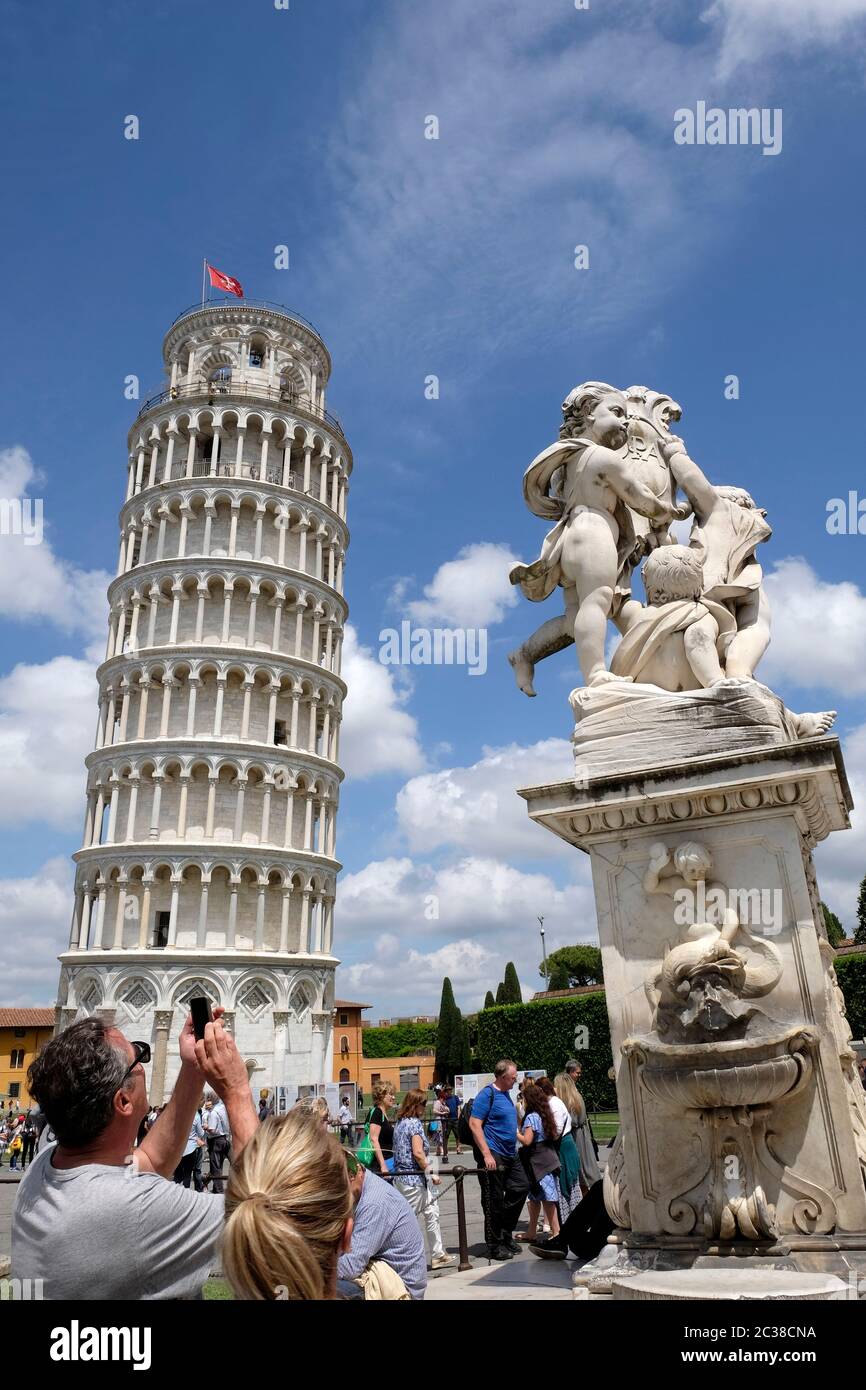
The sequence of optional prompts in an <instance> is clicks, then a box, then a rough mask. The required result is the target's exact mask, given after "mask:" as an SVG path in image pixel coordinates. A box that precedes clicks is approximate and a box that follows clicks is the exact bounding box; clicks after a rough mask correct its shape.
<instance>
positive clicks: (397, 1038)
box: [362, 1023, 436, 1057]
mask: <svg viewBox="0 0 866 1390" xmlns="http://www.w3.org/2000/svg"><path fill="white" fill-rule="evenodd" d="M362 1038H363V1043H362V1046H363V1049H364V1056H365V1057H411V1056H412V1055H413V1054H414V1053H416V1052H417V1051H418V1050H419V1048H422V1047H433V1048H435V1046H436V1024H435V1023H395V1024H394V1026H393V1027H392V1028H365V1029H364V1030H363V1033H362Z"/></svg>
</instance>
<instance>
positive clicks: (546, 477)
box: [509, 438, 637, 603]
mask: <svg viewBox="0 0 866 1390" xmlns="http://www.w3.org/2000/svg"><path fill="white" fill-rule="evenodd" d="M595 447H596V446H595V444H594V443H593V441H592V440H591V439H583V438H579V439H567V440H562V441H560V442H559V443H558V444H551V446H550V448H548V449H545V450H544V452H543V453H541V454H539V455H538V457H537V458H534V459H533V460H532V463H531V464H530V465H529V467H528V468H527V470H526V472H525V473H524V475H523V496H524V499H525V501H526V505H527V507H528V508H529V510H530V511H531V512H533V513H534V514H535V516H541V517H545V518H546V519H550V518H551V517H556V518H558V520H557V523H556V525H555V526H554V527H553V530H552V531H548V533H547V535H546V536H545V538H544V544H543V545H542V547H541V554H540V556H539V557H538V559H537V560H534V561H533V563H532V564H531V565H514V566H513V567H512V569H511V571H510V574H509V578H510V579H511V582H512V584H519V585H520V588H521V589H522V591H523V593H524V594H525V595H526V597H527V598H528V599H532V601H533V603H540V602H541V600H542V599H545V598H547V597H548V595H549V594H552V593H553V591H554V589H555V588H556V586H557V585H558V584H563V583H564V582H565V581H564V580H563V577H562V568H561V564H560V559H561V556H562V545H563V541H564V540H565V535H566V531H567V530H568V526H569V523H570V522H571V520H572V519H573V518H574V517H575V516H577V515H578V513H579V512H595V513H596V515H598V516H601V517H604V519H605V521H606V522H608V523H610V521H611V519H612V520H613V521H615V522H616V525H617V527H618V529H619V538H618V540H617V562H618V563H617V588H616V591H617V594H619V595H620V596H622V595H623V594H627V593H628V592H629V590H630V585H629V577H630V575H631V571H632V569H633V568H634V565H635V563H636V559H637V557H636V554H635V549H636V546H637V534H636V532H635V528H634V522H633V519H632V514H631V512H630V510H629V508H628V507H627V506H626V504H625V502H622V501H620V500H618V501H617V504H616V509H615V510H614V512H613V513H610V512H607V511H605V510H603V509H602V508H600V507H587V506H585V505H584V504H583V503H582V502H580V501H579V500H578V497H579V495H580V487H579V483H580V476H581V473H582V472H583V469H584V467H585V465H586V460H587V457H588V455H589V452H590V450H591V449H593V448H595ZM574 454H577V455H578V458H577V459H576V460H575V459H573V458H572V455H574ZM569 463H571V464H572V467H571V468H570V469H569V468H567V467H566V465H567V464H569ZM560 469H561V470H563V477H562V482H561V491H558V490H557V488H556V487H554V490H553V495H551V483H552V482H553V479H554V475H555V474H556V473H557V472H558V471H559V470H560Z"/></svg>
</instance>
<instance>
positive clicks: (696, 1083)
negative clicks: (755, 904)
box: [622, 840, 836, 1241]
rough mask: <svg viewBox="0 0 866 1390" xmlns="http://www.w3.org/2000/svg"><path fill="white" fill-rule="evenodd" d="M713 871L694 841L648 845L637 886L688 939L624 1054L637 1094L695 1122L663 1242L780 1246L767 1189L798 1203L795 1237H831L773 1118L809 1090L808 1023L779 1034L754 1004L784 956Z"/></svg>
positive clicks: (828, 1215)
mask: <svg viewBox="0 0 866 1390" xmlns="http://www.w3.org/2000/svg"><path fill="white" fill-rule="evenodd" d="M712 868H713V861H712V855H711V854H710V852H709V850H708V849H707V847H706V846H705V845H703V844H701V843H700V842H698V841H695V840H685V841H682V842H681V843H680V844H679V845H677V846H676V847H675V848H673V849H670V848H668V847H667V846H666V845H664V844H655V845H653V846H652V847H651V850H650V859H649V863H648V866H647V870H646V873H645V875H644V880H643V886H644V891H645V892H646V893H647V894H648V895H655V894H669V895H670V896H671V897H672V898H673V899H674V901H675V902H676V903H677V909H676V911H675V912H674V924H675V925H676V926H678V927H679V930H680V932H681V933H682V935H683V939H681V940H679V941H677V942H675V943H674V944H673V945H669V946H668V949H667V950H666V952H665V955H664V957H663V959H662V961H661V963H660V965H659V966H658V967H656V968H654V969H653V970H652V971H651V972H650V974H649V975H648V976H647V979H646V986H645V987H646V993H647V997H648V999H649V1001H650V1004H651V1006H652V1009H653V1015H652V1025H651V1031H650V1032H649V1033H648V1034H647V1035H645V1036H643V1037H637V1038H634V1037H633V1038H629V1039H627V1040H626V1042H625V1043H624V1044H623V1048H622V1052H623V1056H624V1057H626V1058H627V1059H629V1060H630V1062H631V1063H632V1065H633V1067H634V1069H635V1070H636V1075H637V1083H638V1085H639V1086H640V1088H641V1089H642V1090H643V1091H645V1092H647V1093H648V1095H649V1096H650V1097H651V1099H652V1100H653V1101H655V1102H661V1103H662V1104H663V1105H666V1106H670V1107H671V1108H673V1109H674V1110H678V1111H679V1112H680V1116H681V1121H682V1124H683V1127H684V1129H685V1130H691V1129H693V1128H694V1126H695V1123H696V1122H697V1125H698V1126H699V1128H700V1132H701V1139H700V1143H699V1147H698V1150H697V1155H698V1156H697V1157H696V1159H695V1162H694V1163H693V1165H692V1166H691V1169H690V1171H688V1172H687V1174H686V1175H685V1176H683V1175H682V1174H681V1175H680V1176H679V1177H678V1178H675V1179H674V1180H673V1182H670V1181H669V1183H668V1191H667V1192H666V1193H665V1194H664V1196H663V1197H662V1198H661V1199H660V1201H661V1207H662V1209H663V1212H664V1215H663V1224H664V1227H665V1229H666V1230H667V1231H668V1232H669V1233H670V1234H680V1235H692V1234H694V1235H701V1236H704V1237H706V1238H718V1239H721V1240H735V1239H740V1238H744V1239H747V1240H764V1241H767V1240H775V1239H777V1238H778V1236H779V1234H780V1230H779V1223H778V1220H777V1215H776V1210H775V1207H774V1205H773V1203H772V1202H771V1201H769V1200H768V1198H767V1195H766V1192H767V1187H768V1185H771V1187H772V1190H781V1191H782V1192H785V1193H786V1194H788V1195H789V1196H790V1197H793V1198H794V1203H793V1221H794V1224H795V1225H796V1227H797V1229H798V1230H801V1231H804V1232H810V1233H814V1232H816V1231H817V1232H824V1231H829V1230H831V1229H832V1228H833V1226H834V1224H835V1220H836V1207H835V1203H834V1201H833V1198H832V1196H831V1194H830V1193H829V1192H827V1191H826V1190H825V1189H824V1188H823V1187H820V1186H819V1185H817V1184H815V1183H813V1182H809V1181H807V1180H805V1179H803V1178H801V1177H799V1176H798V1175H797V1174H796V1173H795V1172H794V1171H793V1170H792V1169H791V1168H789V1167H787V1166H786V1164H785V1163H784V1162H783V1161H782V1160H781V1159H780V1158H779V1156H778V1155H777V1152H776V1149H775V1148H774V1127H775V1107H776V1106H777V1105H778V1104H780V1103H781V1102H783V1101H789V1100H791V1099H792V1098H793V1097H795V1096H797V1095H798V1094H799V1093H800V1092H802V1091H803V1090H804V1088H805V1087H806V1086H807V1085H809V1083H810V1082H811V1080H812V1076H813V1070H814V1058H815V1055H816V1053H817V1050H818V1046H819V1042H820V1036H819V1033H818V1030H817V1029H815V1028H813V1027H810V1026H807V1025H806V1024H805V1023H804V1024H802V1025H795V1026H790V1025H788V1026H785V1025H784V1024H780V1023H778V1022H776V1021H775V1020H774V1019H773V1017H772V1015H771V1014H770V1013H769V1012H768V1011H767V1010H766V1009H763V1008H759V1007H758V1006H757V1005H756V1004H755V1003H754V1001H755V1000H757V999H760V998H763V997H765V996H767V995H770V994H771V993H772V991H773V990H774V989H775V987H776V985H777V984H778V982H779V980H780V979H781V976H782V973H783V963H782V957H781V954H780V952H779V950H778V948H777V947H776V946H775V945H774V944H773V943H772V942H770V941H766V940H762V939H761V938H759V937H757V936H755V935H753V933H752V932H750V931H749V930H748V928H747V927H745V926H744V924H743V922H742V921H741V914H740V910H739V906H738V898H737V893H736V892H735V891H732V890H730V889H729V888H728V887H726V885H724V884H722V883H719V882H714V881H712V880H711V879H710V874H711V872H712ZM689 900H691V905H692V909H693V911H692V915H693V916H694V915H697V917H698V920H696V921H695V920H692V921H691V925H689V926H688V927H687V928H686V930H685V932H683V925H684V923H683V918H682V916H679V915H678V914H679V912H680V909H681V908H683V907H685V906H686V905H687V904H688V902H689ZM695 909H697V911H695ZM685 1147H686V1146H685V1144H683V1148H685ZM672 1189H673V1190H672Z"/></svg>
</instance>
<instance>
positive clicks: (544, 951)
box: [538, 917, 549, 984]
mask: <svg viewBox="0 0 866 1390" xmlns="http://www.w3.org/2000/svg"><path fill="white" fill-rule="evenodd" d="M538 926H539V930H540V932H541V953H542V955H543V956H544V978H545V980H547V947H546V946H545V944H544V918H543V917H539V919H538ZM548 984H549V981H548Z"/></svg>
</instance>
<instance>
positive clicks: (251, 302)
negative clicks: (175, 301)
mask: <svg viewBox="0 0 866 1390" xmlns="http://www.w3.org/2000/svg"><path fill="white" fill-rule="evenodd" d="M243 308H247V309H267V310H269V312H270V313H272V314H279V315H280V316H281V317H282V318H284V319H291V320H292V321H293V322H294V323H300V324H303V326H304V328H309V329H310V331H311V332H312V333H315V335H316V337H317V338H318V339H319V341H320V342H321V343H323V344H324V338H323V337H322V335H321V333H320V332H319V330H318V328H317V327H316V325H315V324H314V323H311V322H310V320H309V319H305V318H304V316H303V314H296V313H295V311H294V309H287V308H286V306H285V304H277V303H275V302H274V301H273V300H272V299H238V298H237V296H236V295H233V294H232V295H226V296H225V298H224V299H207V300H205V302H204V304H202V303H198V304H190V306H189V308H188V309H181V311H180V313H179V314H178V315H177V317H176V318H173V319H172V321H171V323H170V324H169V326H168V331H169V333H170V332H171V330H172V329H173V328H174V326H175V324H178V323H180V322H181V321H182V320H183V319H186V318H190V317H191V316H192V315H193V314H203V313H207V311H208V309H243Z"/></svg>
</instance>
